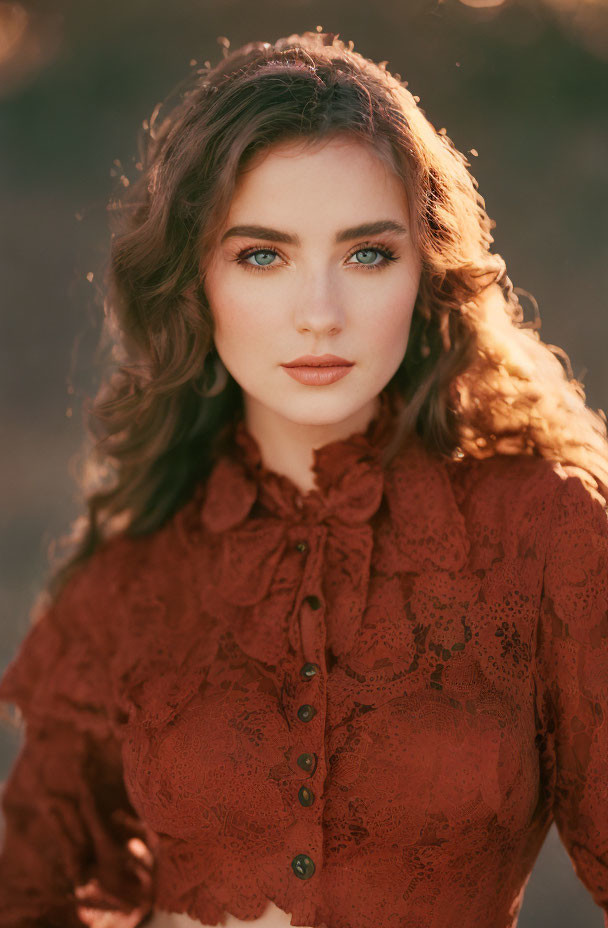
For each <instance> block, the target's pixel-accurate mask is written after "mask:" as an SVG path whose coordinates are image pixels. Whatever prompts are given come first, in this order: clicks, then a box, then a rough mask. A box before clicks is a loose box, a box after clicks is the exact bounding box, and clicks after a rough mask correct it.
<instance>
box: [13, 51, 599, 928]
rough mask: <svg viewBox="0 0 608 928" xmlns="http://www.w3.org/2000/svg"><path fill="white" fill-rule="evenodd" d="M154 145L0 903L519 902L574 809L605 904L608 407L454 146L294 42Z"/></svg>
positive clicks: (120, 915) (191, 105)
mask: <svg viewBox="0 0 608 928" xmlns="http://www.w3.org/2000/svg"><path fill="white" fill-rule="evenodd" d="M157 115H158V114H157ZM140 167H141V176H140V177H139V179H138V180H137V182H136V183H135V184H134V185H132V186H131V187H130V188H129V196H128V198H126V199H125V200H124V202H123V203H122V209H121V210H118V211H117V215H119V217H120V219H121V223H120V224H119V225H118V226H117V229H116V231H115V233H114V239H113V245H112V252H111V261H110V269H109V270H110V273H109V276H108V301H107V305H108V317H109V319H110V321H111V323H112V326H113V328H112V331H113V334H114V336H115V339H116V344H117V348H116V351H115V355H114V357H115V360H117V361H118V362H119V363H118V369H117V370H116V371H114V372H113V374H112V375H111V376H108V378H107V379H106V382H105V384H104V385H103V387H102V390H101V391H100V395H99V396H98V397H97V399H96V402H95V404H94V406H93V409H92V416H91V423H92V426H93V432H94V435H95V437H96V439H97V444H96V446H95V447H94V449H93V450H92V451H91V466H90V468H89V471H91V469H92V468H93V465H95V466H96V468H97V470H96V472H95V473H94V481H93V485H92V486H89V487H88V488H87V489H88V493H89V495H88V498H87V517H86V519H85V520H84V521H83V522H82V523H79V524H78V526H77V531H75V535H74V540H75V542H76V547H75V550H74V552H73V553H72V555H71V557H70V559H69V561H68V562H67V563H66V564H65V566H64V567H63V569H62V570H61V571H60V572H58V573H57V574H56V575H55V577H54V578H53V579H52V581H51V582H50V583H49V593H50V596H49V597H48V599H47V601H46V602H45V603H44V606H43V607H41V608H40V610H39V617H38V619H37V621H36V622H35V623H34V626H33V628H32V629H31V631H30V633H29V635H28V636H27V637H26V640H25V642H24V643H23V644H22V647H21V649H20V651H19V654H18V655H17V657H16V658H15V660H14V661H13V662H12V663H11V665H10V666H9V668H8V670H7V671H6V673H5V675H4V677H3V679H2V681H1V683H0V698H2V699H3V700H4V701H5V702H13V703H15V704H16V705H17V706H18V707H19V709H20V710H21V713H22V716H23V717H24V719H25V721H26V723H27V729H26V740H25V743H24V747H23V749H22V752H21V753H20V755H19V758H18V760H17V762H16V765H15V768H14V770H13V771H12V772H11V775H10V777H9V779H8V781H7V783H6V786H5V790H4V795H3V810H4V816H5V821H6V837H5V844H4V849H3V853H2V856H1V857H0V877H1V879H0V886H1V889H0V926H2V928H8V926H10V928H32V926H34V925H44V926H53V928H56V926H57V928H58V926H61V928H71V926H81V925H83V924H85V925H110V924H111V925H112V926H123V925H124V926H127V925H128V926H134V925H154V926H156V928H161V926H169V925H171V926H177V925H184V926H185V925H193V924H194V925H203V926H205V925H216V924H220V923H222V924H228V925H231V926H235V925H236V924H239V923H241V922H242V923H243V924H250V923H251V922H252V921H255V922H256V924H259V925H260V926H263V928H270V926H275V925H282V926H287V925H302V926H311V928H312V926H315V928H318V926H325V928H372V926H373V928H377V926H378V925H382V926H383V928H385V926H387V928H388V926H390V925H395V926H397V925H399V926H401V928H419V926H424V928H435V926H441V928H447V926H451V925H459V926H462V928H480V926H482V925H483V926H484V928H507V926H510V928H512V926H514V925H515V924H516V921H517V915H518V912H519V909H520V906H521V902H522V898H523V891H524V887H525V884H526V881H527V879H528V877H529V874H530V871H531V869H532V866H533V864H534V860H535V859H536V856H537V854H538V852H539V850H540V848H541V846H542V843H543V840H544V838H545V836H546V834H547V831H548V829H549V827H550V825H551V823H552V822H553V821H555V822H556V823H557V827H558V829H559V833H560V835H561V838H562V840H563V842H564V844H565V846H566V848H567V850H568V853H569V854H570V856H571V858H572V861H573V864H574V866H575V868H576V872H577V874H578V876H579V877H580V879H581V880H582V881H583V883H584V884H585V885H586V886H587V888H588V890H589V892H590V893H591V894H592V896H593V898H594V899H595V901H596V902H597V903H598V905H600V906H601V907H602V909H603V912H604V913H605V914H604V919H605V923H606V924H607V925H608V853H607V851H606V847H607V841H608V795H607V791H606V773H607V762H608V726H607V725H606V722H605V718H606V712H607V711H608V697H607V692H608V690H607V687H608V641H607V635H608V619H607V607H608V570H607V566H608V558H607V555H608V521H607V506H606V503H607V501H608V479H607V478H608V467H607V459H608V455H607V451H608V440H607V436H606V428H605V417H604V416H603V415H602V414H598V413H595V412H593V411H592V410H591V409H589V408H588V407H587V406H586V404H585V396H584V391H583V389H582V387H581V385H580V384H579V383H578V382H577V381H575V380H573V379H572V376H571V374H569V375H568V376H566V372H565V370H564V368H563V367H562V365H561V364H560V363H559V361H558V359H557V357H556V354H557V352H558V349H555V348H553V347H551V346H548V345H545V344H544V343H543V342H542V341H541V340H540V338H539V336H538V333H537V332H536V330H535V329H536V328H537V327H538V326H534V327H532V326H529V325H527V324H524V323H523V321H522V313H521V307H520V305H519V303H518V301H517V298H516V296H515V294H514V291H513V288H512V285H511V283H510V281H509V278H508V277H507V276H506V272H505V265H504V262H503V260H502V259H501V258H500V256H498V255H493V254H491V253H490V250H489V249H490V244H491V242H492V241H493V239H492V236H491V235H490V228H491V223H490V221H489V219H488V217H487V215H486V213H485V210H484V203H483V200H482V198H481V197H480V196H479V195H478V193H477V188H476V183H475V181H474V180H473V178H472V177H471V175H470V174H469V172H468V170H467V163H466V161H465V159H464V158H463V156H462V155H460V154H459V153H458V152H457V151H456V150H455V148H454V147H453V145H452V143H451V141H450V140H449V139H448V138H447V137H446V136H445V135H444V134H441V133H438V132H436V131H435V130H434V129H433V127H432V126H431V124H430V123H429V122H428V121H427V119H426V118H425V117H424V115H423V114H422V112H421V111H420V109H419V108H418V107H417V100H416V98H415V97H412V95H411V94H410V93H409V92H408V90H407V89H406V86H405V85H404V84H403V83H401V81H400V80H399V79H397V78H396V77H394V76H392V75H391V74H389V72H388V71H386V69H385V68H384V67H383V66H382V65H376V64H374V63H373V62H371V61H368V60H366V59H365V58H363V57H362V56H361V55H359V54H357V53H355V52H354V51H353V48H352V43H351V44H350V45H349V46H345V45H344V43H342V42H341V41H339V40H338V39H337V38H336V37H335V36H333V35H332V34H327V33H321V34H314V33H305V34H303V35H295V36H290V37H289V38H286V39H282V40H280V41H278V42H277V43H275V44H274V45H270V44H268V43H259V42H255V43H251V44H249V45H247V46H245V47H244V48H242V49H239V50H238V51H236V52H234V53H232V54H226V56H225V57H224V59H223V61H222V62H221V63H220V64H219V65H217V66H216V67H214V68H211V67H210V66H209V67H206V68H205V69H203V70H202V71H198V72H197V73H196V75H195V77H194V80H193V82H192V86H190V87H189V88H188V89H187V90H186V91H184V92H183V93H182V94H181V96H180V100H179V101H178V103H177V104H176V105H175V107H174V109H173V110H172V112H171V113H170V115H168V116H166V117H165V118H164V119H163V120H162V121H161V122H160V123H159V122H158V120H157V119H156V120H152V121H151V125H150V126H149V136H148V138H147V140H146V144H145V147H144V152H143V155H142V163H141V165H140ZM328 355H329V356H331V357H329V358H328V357H327V356H328ZM104 910H105V911H104ZM108 919H109V920H108Z"/></svg>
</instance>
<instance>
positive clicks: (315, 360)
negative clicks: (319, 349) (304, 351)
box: [281, 354, 355, 367]
mask: <svg viewBox="0 0 608 928" xmlns="http://www.w3.org/2000/svg"><path fill="white" fill-rule="evenodd" d="M354 363H355V362H354V361H347V360H346V358H339V357H337V356H336V355H332V354H326V355H319V356H318V357H315V356H314V355H303V356H302V357H301V358H296V359H295V360H294V361H289V363H287V364H282V365H281V366H282V367H352V366H353V364H354Z"/></svg>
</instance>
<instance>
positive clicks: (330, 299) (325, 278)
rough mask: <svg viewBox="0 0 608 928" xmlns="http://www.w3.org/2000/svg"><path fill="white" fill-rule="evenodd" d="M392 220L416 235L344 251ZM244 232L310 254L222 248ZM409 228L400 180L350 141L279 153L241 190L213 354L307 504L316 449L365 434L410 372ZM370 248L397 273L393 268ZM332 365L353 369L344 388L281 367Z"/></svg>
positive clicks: (216, 268) (238, 242) (214, 294)
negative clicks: (388, 254)
mask: <svg viewBox="0 0 608 928" xmlns="http://www.w3.org/2000/svg"><path fill="white" fill-rule="evenodd" d="M382 219H391V220H394V221H395V222H399V223H401V224H402V225H403V226H405V228H406V233H405V234H403V233H395V232H384V233H382V234H377V235H374V236H366V237H358V238H355V239H350V240H348V241H346V242H341V243H339V244H336V241H335V238H336V233H337V232H338V231H339V230H342V229H345V228H350V227H353V226H357V225H359V224H361V223H364V222H373V221H376V220H382ZM243 224H247V225H252V224H255V225H258V226H265V227H269V228H272V229H275V230H279V231H282V232H288V233H291V234H293V235H296V236H298V238H299V245H295V244H287V243H284V242H281V241H278V240H276V239H273V240H266V239H262V238H257V237H252V236H250V235H239V236H238V237H229V238H226V239H225V240H224V241H223V242H222V236H223V234H224V233H225V231H226V230H228V229H230V228H232V227H233V226H236V225H243ZM410 229H411V224H410V218H409V214H408V204H407V198H406V194H405V191H404V188H403V184H402V183H401V181H400V180H399V178H398V177H397V175H396V174H395V173H394V172H393V171H392V170H391V169H390V167H388V166H387V165H386V163H385V162H383V161H382V160H380V158H379V157H378V156H377V155H376V154H375V152H374V150H373V148H372V147H371V146H369V145H367V144H366V143H364V142H361V141H359V140H356V139H352V138H349V137H346V136H334V137H331V138H330V139H329V140H327V139H325V140H324V141H323V142H321V143H316V144H315V146H314V148H310V147H307V148H304V147H303V146H302V143H301V142H298V141H296V142H290V143H285V144H281V145H275V146H273V147H272V148H270V149H269V150H268V151H267V152H264V153H261V154H259V155H257V156H256V158H255V160H254V161H252V162H251V163H250V165H249V166H248V168H247V170H246V171H244V172H243V173H242V174H241V176H240V178H239V180H238V183H237V188H236V190H235V194H234V196H233V200H232V203H231V206H230V210H229V214H228V216H227V218H226V221H225V223H224V226H223V228H222V229H221V232H220V235H219V236H218V246H217V247H216V250H215V251H214V253H213V255H212V256H211V257H210V260H209V262H208V264H207V269H206V274H205V292H206V295H207V299H208V301H209V304H210V307H211V312H212V315H213V319H214V327H215V334H214V340H215V345H216V348H217V351H218V354H219V356H220V358H221V360H222V361H223V363H224V365H225V367H226V368H227V369H228V370H229V372H230V373H231V374H232V376H233V377H234V379H235V380H236V381H237V383H238V384H239V385H240V387H241V388H242V390H243V396H244V407H245V421H246V423H247V427H248V429H249V431H250V432H251V434H252V435H253V437H254V438H255V439H256V441H257V442H258V444H259V446H260V451H261V454H262V460H263V462H264V464H265V466H266V467H268V468H270V469H272V470H274V471H275V472H277V473H281V474H284V475H285V476H287V477H289V478H290V479H291V480H292V481H293V482H294V483H295V484H296V486H297V487H298V488H299V489H300V491H301V492H302V493H306V492H307V491H308V490H310V489H312V488H314V487H315V482H314V474H313V472H312V469H311V468H312V464H313V448H317V447H321V446H323V445H325V444H327V443H329V442H331V441H336V440H340V439H343V438H347V437H348V436H349V435H351V434H352V433H353V432H359V431H362V430H364V429H365V428H366V427H367V425H368V423H369V422H370V420H371V419H372V417H373V416H374V415H375V413H376V411H377V408H378V394H379V393H380V392H381V390H382V389H383V388H384V387H385V386H386V384H387V383H388V381H389V380H390V379H391V377H392V376H393V374H394V372H395V371H396V369H397V367H398V366H399V364H400V362H401V361H402V359H403V356H404V354H405V350H406V348H407V341H408V336H409V330H410V324H411V319H412V312H413V308H414V303H415V300H416V295H417V292H418V285H419V280H420V272H421V261H420V257H419V254H418V252H417V250H416V249H415V247H414V244H413V241H412V238H411V235H410ZM372 246H374V249H375V248H376V247H380V248H388V249H390V250H391V251H392V252H393V254H394V256H395V258H397V260H395V261H385V260H384V259H383V256H382V254H381V253H380V252H378V251H377V250H372ZM256 248H257V249H259V250H258V251H257V253H255V254H254V253H252V252H253V250H254V249H256ZM269 249H272V252H275V254H274V255H273V254H272V252H269ZM245 250H246V251H248V252H249V255H248V256H246V257H244V258H243V259H242V260H243V263H242V264H239V263H238V262H237V261H236V260H235V258H236V257H237V255H238V254H239V252H241V253H242V252H243V251H245ZM370 265H376V266H378V267H376V268H375V269H371V267H370ZM256 267H258V268H261V269H260V270H255V269H253V270H252V268H256ZM325 353H331V354H335V355H338V356H340V357H343V358H346V359H347V360H350V361H354V362H355V364H354V367H353V368H352V369H351V371H350V373H348V374H347V375H346V377H343V378H342V379H341V380H339V381H336V382H335V383H332V384H328V385H325V386H310V385H305V384H301V383H299V382H297V381H295V380H293V379H292V378H291V377H290V376H289V375H288V374H287V373H286V372H285V370H284V369H283V368H282V367H281V366H280V365H281V364H282V363H284V362H288V361H291V360H293V359H295V358H297V357H299V356H300V355H304V354H312V355H322V354H325Z"/></svg>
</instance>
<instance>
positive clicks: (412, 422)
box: [49, 32, 608, 591]
mask: <svg viewBox="0 0 608 928" xmlns="http://www.w3.org/2000/svg"><path fill="white" fill-rule="evenodd" d="M226 41H227V40H226ZM205 65H206V66H205V67H204V68H198V69H196V70H195V71H194V72H193V73H192V74H191V75H190V76H189V78H188V79H187V80H186V81H185V82H184V83H183V84H182V85H180V87H179V88H178V89H179V99H178V101H177V102H176V103H175V104H174V105H173V107H172V108H171V109H170V110H169V112H168V113H167V115H165V116H164V117H163V118H159V117H160V111H161V109H162V107H160V106H159V107H157V108H156V109H155V111H154V114H153V116H152V118H151V119H150V122H149V125H148V124H146V123H144V129H145V132H144V133H143V134H142V136H141V139H140V163H138V169H139V175H138V177H137V178H136V180H135V182H134V183H132V184H131V185H130V186H129V187H128V189H127V190H125V191H124V192H122V193H121V200H120V202H119V203H116V204H114V206H115V207H117V208H115V209H114V210H113V211H112V214H111V215H112V216H113V217H114V225H115V229H114V231H113V232H112V245H111V253H110V259H109V264H108V268H107V273H106V282H105V286H104V292H105V293H106V294H107V296H106V304H105V305H106V317H107V327H106V331H107V334H108V335H109V337H110V342H109V344H113V350H112V370H110V371H109V372H108V375H107V377H106V378H105V381H104V382H103V383H102V386H101V388H100V390H99V392H98V394H97V396H96V397H95V399H94V401H93V404H92V406H91V408H90V410H88V414H89V422H90V432H91V436H92V437H93V439H94V444H93V446H92V447H91V449H90V451H89V452H88V453H87V455H86V459H85V464H86V467H85V472H86V477H85V476H84V475H83V477H82V482H83V486H84V489H85V499H86V508H87V514H86V517H81V518H80V519H79V520H77V522H76V523H75V524H74V526H73V529H72V535H71V537H70V538H69V539H67V540H68V541H69V542H70V544H71V545H72V548H73V550H72V552H71V556H70V557H69V559H68V560H67V561H66V562H65V563H64V564H63V566H62V567H61V568H60V569H59V570H58V571H57V572H56V574H55V576H54V577H53V579H52V581H51V582H50V584H49V589H51V590H55V591H56V590H58V588H59V587H60V586H61V585H62V584H63V583H64V582H65V580H66V579H67V577H68V576H69V574H70V573H71V572H72V571H73V570H74V568H75V567H76V566H77V565H78V564H80V563H82V562H83V561H85V560H86V559H87V558H88V557H89V556H90V555H91V554H92V553H93V551H94V550H95V549H96V547H97V546H98V545H99V544H100V542H101V541H102V540H103V539H105V538H106V537H110V536H111V535H112V534H116V533H117V532H119V531H121V532H128V533H132V534H138V533H139V534H141V533H146V532H151V531H154V530H155V529H156V528H158V527H159V526H161V525H162V524H163V522H164V521H165V520H166V519H168V518H169V517H170V516H171V515H172V513H174V512H175V511H176V510H177V509H178V508H179V506H180V505H181V504H182V503H183V502H185V501H186V500H187V499H188V497H189V495H190V494H191V493H192V490H193V487H194V485H195V483H197V482H198V481H199V480H200V479H201V478H204V476H205V475H206V474H207V473H208V471H209V469H210V467H211V465H212V462H213V459H214V454H215V453H216V451H217V449H218V447H219V444H218V442H219V437H220V435H221V433H222V427H223V426H224V425H225V424H226V423H227V421H228V420H229V419H230V418H231V417H232V416H233V414H234V413H235V412H236V411H237V410H238V409H239V406H240V404H241V402H242V395H241V390H240V387H239V385H238V384H237V383H236V381H235V380H234V379H233V378H232V377H231V376H230V375H229V374H228V376H227V382H226V385H225V387H224V389H222V390H221V391H220V392H218V393H217V395H215V396H209V397H207V396H205V395H204V390H205V388H206V387H208V386H209V375H210V363H209V362H210V361H211V362H213V361H214V360H215V358H214V348H213V324H212V316H211V312H210V309H209V305H208V303H207V300H206V297H205V290H204V276H205V262H206V260H207V259H208V256H209V255H210V254H211V252H212V250H213V248H214V246H215V242H216V239H217V234H218V230H219V228H220V227H221V224H222V222H223V220H224V219H225V216H226V215H227V210H228V208H229V205H230V201H231V198H232V194H233V191H234V188H235V183H236V180H237V177H238V175H239V172H240V171H241V170H242V168H243V167H244V166H245V164H246V163H247V161H248V160H249V159H250V158H251V157H252V156H253V155H254V154H255V153H256V152H259V151H263V150H265V149H267V148H268V146H271V145H273V144H274V143H277V142H279V141H281V142H282V141H288V140H294V139H296V138H297V139H301V140H302V141H303V142H304V143H307V142H308V141H310V143H311V144H314V143H315V142H318V141H319V140H321V139H326V138H329V137H330V136H331V135H333V134H335V133H349V134H350V135H351V137H355V138H357V139H360V140H362V141H365V142H367V143H369V142H371V143H372V144H373V145H374V149H375V150H376V151H377V152H378V153H379V154H380V155H381V156H382V157H384V158H386V159H387V161H388V162H389V163H390V165H391V167H392V168H393V169H394V170H395V171H396V172H397V174H398V176H399V177H400V178H401V179H402V181H403V184H404V185H405V188H406V191H407V196H408V201H409V204H410V209H411V212H412V228H413V235H414V243H415V245H416V246H417V247H418V249H419V251H420V255H421V257H422V262H423V266H422V276H421V281H420V288H419V292H418V295H417V299H416V304H415V307H414V314H413V318H412V325H411V329H410V336H409V342H408V346H407V351H406V353H405V356H404V358H403V362H402V364H401V365H400V367H399V369H398V371H397V372H396V373H395V375H394V377H393V378H392V381H391V387H392V388H394V389H395V390H397V391H398V392H399V394H400V396H401V397H402V398H403V400H404V401H405V402H404V404H403V409H402V412H401V413H400V414H399V418H398V421H397V426H396V430H395V435H394V439H393V441H392V442H391V443H390V445H388V447H387V448H386V451H385V463H387V462H388V461H389V460H390V459H391V458H392V457H393V456H394V455H395V454H396V453H397V452H398V451H399V449H400V448H401V447H402V446H403V445H404V444H405V443H406V442H407V439H408V435H411V434H412V433H413V431H414V430H415V431H416V432H417V433H418V434H419V435H420V436H421V437H422V438H423V439H424V441H425V442H426V445H427V446H428V447H429V448H430V449H433V450H434V451H436V452H437V453H439V454H441V455H444V456H447V457H459V458H461V457H463V456H466V455H471V456H474V457H477V458H480V457H486V456H489V455H494V454H509V455H512V454H535V455H538V456H543V457H546V458H550V459H553V460H559V461H560V462H562V463H569V464H574V465H576V466H577V467H579V468H581V469H582V472H583V474H584V476H585V479H586V480H587V481H588V482H589V484H590V485H592V486H594V487H596V488H597V487H598V485H599V487H600V490H601V492H602V495H603V496H604V499H605V500H608V438H607V435H606V417H605V415H604V413H603V412H602V411H599V412H597V413H596V412H594V411H592V410H591V409H590V408H589V407H587V406H586V403H585V393H584V389H583V386H582V384H581V383H580V382H578V381H577V380H575V379H574V378H573V377H572V372H571V370H570V363H569V360H568V357H567V355H566V354H565V353H564V352H563V351H561V349H559V348H557V347H555V346H552V345H547V344H545V343H543V342H542V341H541V339H540V337H539V335H538V331H537V330H538V328H539V327H540V318H539V316H538V312H537V311H536V313H535V316H536V318H535V321H534V322H528V323H524V322H523V312H522V307H521V305H520V303H519V300H518V297H517V295H516V293H515V291H514V288H513V286H512V284H511V281H510V279H509V278H508V277H507V274H506V269H505V262H504V260H503V259H502V258H501V257H500V255H497V254H491V252H490V246H491V243H492V242H493V241H494V239H493V237H492V235H491V234H490V230H491V229H492V228H494V225H495V223H494V222H491V221H490V219H489V218H488V215H487V213H486V211H485V203H484V200H483V198H482V197H481V196H480V194H479V193H478V192H477V186H478V185H477V182H476V180H475V179H474V178H473V177H472V175H471V174H470V172H469V170H468V168H469V167H470V164H469V162H467V160H466V158H465V156H464V155H462V154H461V153H460V152H459V151H457V150H456V149H455V147H454V145H453V143H452V141H451V140H450V139H449V138H448V136H447V135H446V134H445V131H444V130H440V131H437V130H435V128H434V127H433V126H432V125H431V123H430V122H429V121H428V120H427V118H426V117H425V115H424V114H423V112H422V110H421V109H420V107H419V106H418V102H419V98H418V97H415V96H413V95H412V94H411V93H410V91H409V90H408V89H407V84H406V82H402V81H401V78H400V75H392V74H391V73H390V72H389V71H388V70H387V69H386V66H385V65H386V63H385V62H382V63H380V64H376V63H374V62H372V61H370V60H368V59H366V58H364V57H363V56H362V55H360V54H358V53H357V52H355V51H354V50H353V44H352V42H349V43H347V44H345V43H344V42H342V41H341V40H340V39H339V38H338V37H336V36H334V35H333V34H332V33H318V32H317V33H312V32H305V33H303V34H302V35H291V36H289V37H287V38H283V39H280V40H279V41H277V42H276V43H274V44H269V43H267V42H251V43H249V44H247V45H245V46H243V47H242V48H239V49H238V50H236V51H234V52H231V53H229V52H228V50H227V48H226V49H225V53H224V56H223V59H222V60H221V61H220V62H219V64H217V65H216V66H215V67H211V65H210V64H209V62H206V63H205ZM163 106H165V107H168V103H167V101H165V104H163ZM520 292H521V291H520ZM559 355H561V356H562V358H563V359H565V362H566V366H567V368H568V370H567V371H566V370H565V369H564V366H563V365H562V364H561V363H560V361H559V360H558V356H559Z"/></svg>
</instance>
